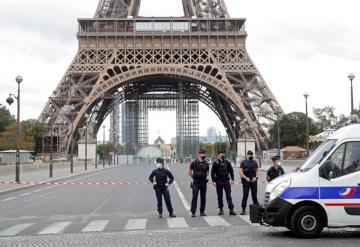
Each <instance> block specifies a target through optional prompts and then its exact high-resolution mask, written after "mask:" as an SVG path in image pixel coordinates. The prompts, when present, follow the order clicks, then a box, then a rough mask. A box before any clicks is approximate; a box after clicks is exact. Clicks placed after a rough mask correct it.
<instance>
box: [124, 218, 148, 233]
mask: <svg viewBox="0 0 360 247" xmlns="http://www.w3.org/2000/svg"><path fill="white" fill-rule="evenodd" d="M146 222H147V219H132V220H129V221H128V222H127V223H126V226H125V229H126V230H144V229H146Z"/></svg>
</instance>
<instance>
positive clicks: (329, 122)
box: [313, 106, 350, 131]
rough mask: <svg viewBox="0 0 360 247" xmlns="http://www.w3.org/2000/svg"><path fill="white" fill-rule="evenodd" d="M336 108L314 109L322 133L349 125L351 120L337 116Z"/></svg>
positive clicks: (343, 116)
mask: <svg viewBox="0 0 360 247" xmlns="http://www.w3.org/2000/svg"><path fill="white" fill-rule="evenodd" d="M335 109H336V108H335V107H333V106H325V107H323V108H314V109H313V112H314V115H315V120H316V123H317V125H318V126H319V128H320V129H321V131H325V130H328V129H333V130H337V129H339V128H341V127H344V126H346V125H348V123H349V120H350V118H349V117H347V116H345V115H343V114H341V115H339V116H337V115H335Z"/></svg>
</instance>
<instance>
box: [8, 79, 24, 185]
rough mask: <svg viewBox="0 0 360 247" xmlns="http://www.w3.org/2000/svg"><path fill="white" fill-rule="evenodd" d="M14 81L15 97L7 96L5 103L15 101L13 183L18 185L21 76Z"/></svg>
mask: <svg viewBox="0 0 360 247" xmlns="http://www.w3.org/2000/svg"><path fill="white" fill-rule="evenodd" d="M15 81H16V82H17V84H18V93H17V96H15V95H13V94H9V97H8V98H7V99H6V102H7V103H8V104H9V105H11V104H12V103H14V99H13V98H15V99H16V101H17V120H16V164H15V182H16V183H20V83H21V82H22V81H23V78H22V77H21V76H17V77H16V78H15Z"/></svg>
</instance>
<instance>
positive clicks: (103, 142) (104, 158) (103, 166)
mask: <svg viewBox="0 0 360 247" xmlns="http://www.w3.org/2000/svg"><path fill="white" fill-rule="evenodd" d="M105 128H106V126H105V125H104V126H103V145H105ZM103 167H105V152H104V153H103Z"/></svg>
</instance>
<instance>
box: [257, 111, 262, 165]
mask: <svg viewBox="0 0 360 247" xmlns="http://www.w3.org/2000/svg"><path fill="white" fill-rule="evenodd" d="M260 117H261V113H260V112H258V113H256V120H257V123H258V125H259V126H260ZM258 152H259V167H260V168H261V158H262V148H261V141H259V146H258Z"/></svg>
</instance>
